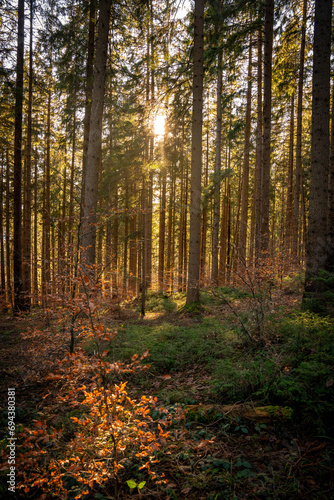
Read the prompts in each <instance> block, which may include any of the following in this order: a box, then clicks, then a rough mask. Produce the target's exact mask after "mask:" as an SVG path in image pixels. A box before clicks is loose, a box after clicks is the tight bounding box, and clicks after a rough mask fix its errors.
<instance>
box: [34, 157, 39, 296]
mask: <svg viewBox="0 0 334 500" xmlns="http://www.w3.org/2000/svg"><path fill="white" fill-rule="evenodd" d="M34 164H35V165H34V166H35V169H34V170H35V171H34V259H33V284H34V303H35V304H38V210H37V208H38V169H37V167H38V161H37V151H36V152H35V162H34Z"/></svg>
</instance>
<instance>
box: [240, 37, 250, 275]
mask: <svg viewBox="0 0 334 500" xmlns="http://www.w3.org/2000/svg"><path fill="white" fill-rule="evenodd" d="M251 111H252V37H250V40H249V55H248V85H247V102H246V127H245V140H244V160H243V167H242V191H241V214H240V233H239V245H238V248H239V252H238V258H239V260H240V263H241V264H242V266H243V265H246V257H247V251H246V245H247V225H248V197H249V147H250V133H251Z"/></svg>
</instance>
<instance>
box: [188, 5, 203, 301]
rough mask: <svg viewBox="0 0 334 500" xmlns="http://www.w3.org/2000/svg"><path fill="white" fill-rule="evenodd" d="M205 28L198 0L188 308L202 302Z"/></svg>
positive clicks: (195, 27)
mask: <svg viewBox="0 0 334 500" xmlns="http://www.w3.org/2000/svg"><path fill="white" fill-rule="evenodd" d="M203 24H204V0H195V20H194V52H193V115H192V139H191V147H192V151H191V153H192V154H191V189H190V191H191V202H190V239H189V262H188V286H187V305H190V304H192V303H195V302H198V301H199V264H200V262H199V260H200V240H201V172H202V124H203V117H202V112H203Z"/></svg>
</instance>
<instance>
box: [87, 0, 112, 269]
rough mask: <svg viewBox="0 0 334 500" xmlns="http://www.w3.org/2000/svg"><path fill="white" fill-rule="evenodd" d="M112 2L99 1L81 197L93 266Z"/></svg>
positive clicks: (107, 0) (88, 257) (89, 258)
mask: <svg viewBox="0 0 334 500" xmlns="http://www.w3.org/2000/svg"><path fill="white" fill-rule="evenodd" d="M111 2H112V0H100V11H99V24H98V38H97V42H96V56H95V66H94V85H93V94H92V108H91V119H90V128H89V140H88V148H87V169H86V179H85V195H84V200H85V204H84V211H83V216H84V221H83V226H82V227H83V230H82V246H83V248H84V252H83V257H84V259H85V262H86V264H87V265H94V264H95V252H96V249H95V242H96V222H97V217H96V209H97V196H98V180H99V171H100V161H101V139H102V118H103V104H104V85H105V76H106V62H107V49H108V34H109V23H110V10H111Z"/></svg>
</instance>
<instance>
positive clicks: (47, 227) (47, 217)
mask: <svg viewBox="0 0 334 500" xmlns="http://www.w3.org/2000/svg"><path fill="white" fill-rule="evenodd" d="M50 169H51V90H49V92H48V104H47V118H46V157H45V175H44V214H43V215H44V225H43V226H44V259H43V267H44V278H45V281H44V293H48V292H49V284H50V281H51V275H50V263H51V253H50V249H51V247H50V238H51V234H50V232H51V213H50V210H51V204H50Z"/></svg>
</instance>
